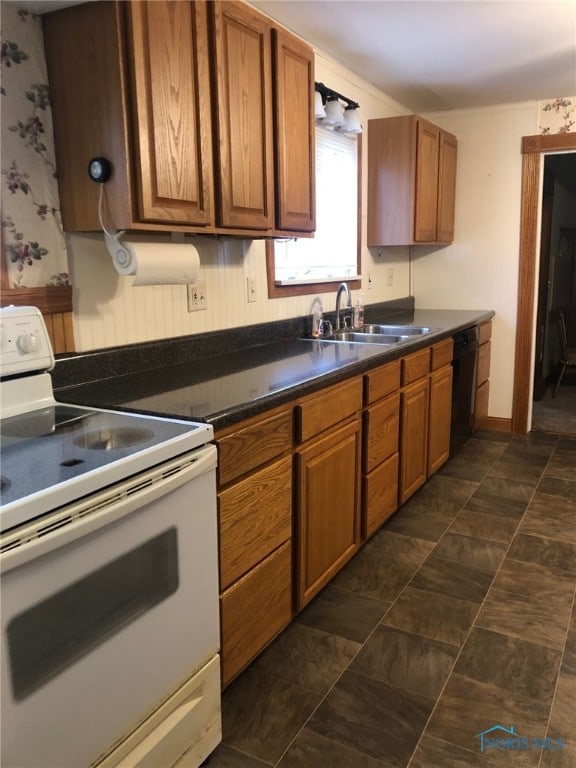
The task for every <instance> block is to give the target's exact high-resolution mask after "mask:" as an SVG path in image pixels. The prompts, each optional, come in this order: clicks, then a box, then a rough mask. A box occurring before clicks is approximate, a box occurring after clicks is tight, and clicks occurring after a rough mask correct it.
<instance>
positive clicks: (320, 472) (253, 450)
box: [216, 339, 489, 686]
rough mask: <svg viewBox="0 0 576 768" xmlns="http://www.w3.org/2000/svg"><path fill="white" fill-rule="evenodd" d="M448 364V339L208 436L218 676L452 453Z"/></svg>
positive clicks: (274, 631)
mask: <svg viewBox="0 0 576 768" xmlns="http://www.w3.org/2000/svg"><path fill="white" fill-rule="evenodd" d="M488 349H489V347H488ZM451 363H452V340H451V339H447V340H445V341H441V342H438V343H436V344H433V345H430V346H428V347H424V348H423V349H420V350H418V351H416V352H413V353H412V354H409V355H406V356H405V357H403V358H400V359H397V360H393V361H391V362H389V363H386V364H384V365H381V366H379V367H377V368H374V369H373V370H370V371H368V372H366V373H365V374H364V375H363V376H355V377H352V378H350V379H347V380H344V381H343V382H341V383H340V384H337V385H333V386H330V387H325V388H323V389H321V390H320V391H318V392H315V393H314V394H312V395H309V396H305V397H302V398H300V399H295V400H294V401H293V402H292V403H289V404H288V405H286V406H282V407H279V408H277V409H274V410H271V411H269V412H267V413H265V414H262V415H261V416H259V417H255V418H252V419H248V420H246V421H245V422H242V423H240V424H238V425H235V426H234V427H230V428H228V429H226V430H222V431H221V432H219V433H217V434H216V443H217V445H218V451H219V466H218V515H219V520H218V522H219V546H220V608H221V629H222V642H221V649H222V681H223V685H224V686H226V685H227V684H229V683H230V682H231V681H232V680H233V679H234V678H235V677H236V676H237V675H238V674H239V673H240V672H241V671H242V670H243V669H245V668H246V667H247V666H248V665H249V664H250V662H251V661H252V660H253V659H254V658H256V656H257V655H258V654H259V653H260V652H261V651H262V650H263V649H264V648H265V647H266V646H267V645H268V644H269V643H270V642H271V640H273V639H274V638H275V637H276V636H277V635H278V634H279V633H280V632H281V631H282V630H283V629H284V628H285V627H286V626H287V625H288V624H289V623H290V621H291V620H292V618H293V616H294V615H295V613H296V612H298V611H300V610H302V608H304V606H306V605H307V604H308V603H309V602H310V600H311V599H312V598H313V597H314V596H315V595H316V594H317V593H318V592H319V591H320V590H321V589H322V588H323V587H324V586H325V585H326V584H327V583H328V582H329V581H330V580H331V579H332V578H333V577H334V576H335V575H336V574H337V573H338V571H339V570H340V569H341V568H342V567H343V565H344V564H345V563H346V562H347V561H348V560H350V559H351V558H352V557H353V555H354V554H355V553H356V551H357V550H358V548H359V547H360V545H361V543H362V541H364V540H365V539H367V538H368V537H370V536H372V535H373V534H374V533H376V531H377V530H378V529H379V528H380V527H381V526H382V525H383V523H384V522H385V521H386V520H387V519H388V518H389V517H390V516H391V515H392V514H394V512H396V510H397V508H398V505H399V504H402V503H404V502H405V501H406V500H407V499H409V498H410V496H411V495H412V494H413V493H414V492H415V491H416V490H417V489H418V488H420V487H421V486H422V485H423V484H424V483H425V482H426V480H427V478H428V477H430V475H431V474H433V473H434V472H436V471H437V470H438V469H439V468H440V467H441V466H442V464H443V463H444V462H445V461H446V460H447V459H448V457H449V454H450V415H451V413H450V411H451V396H452V365H451Z"/></svg>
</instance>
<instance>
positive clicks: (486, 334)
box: [478, 320, 492, 344]
mask: <svg viewBox="0 0 576 768" xmlns="http://www.w3.org/2000/svg"><path fill="white" fill-rule="evenodd" d="M491 338H492V320H490V322H488V323H482V325H479V326H478V343H479V344H484V342H486V341H488V340H489V339H491Z"/></svg>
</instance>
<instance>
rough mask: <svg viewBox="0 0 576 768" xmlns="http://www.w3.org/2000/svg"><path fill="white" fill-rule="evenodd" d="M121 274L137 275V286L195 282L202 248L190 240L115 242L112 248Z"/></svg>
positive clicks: (115, 263)
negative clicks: (199, 252) (185, 241)
mask: <svg viewBox="0 0 576 768" xmlns="http://www.w3.org/2000/svg"><path fill="white" fill-rule="evenodd" d="M110 250H111V253H112V261H113V263H114V267H115V268H116V271H117V272H118V274H120V275H134V277H135V280H134V285H181V284H190V283H195V282H196V278H197V276H198V268H199V266H200V257H199V256H198V251H197V250H196V248H195V247H194V246H193V245H191V244H190V243H132V242H121V241H120V240H116V241H115V246H114V248H113V249H110Z"/></svg>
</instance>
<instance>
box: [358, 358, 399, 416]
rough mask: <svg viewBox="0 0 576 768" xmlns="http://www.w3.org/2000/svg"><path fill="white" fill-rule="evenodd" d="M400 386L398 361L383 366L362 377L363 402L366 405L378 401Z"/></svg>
mask: <svg viewBox="0 0 576 768" xmlns="http://www.w3.org/2000/svg"><path fill="white" fill-rule="evenodd" d="M399 386H400V360H394V362H392V363H388V364H387V365H383V366H382V367H381V368H378V369H377V370H375V371H370V373H367V374H366V375H365V376H364V401H365V404H366V405H370V404H371V403H374V402H376V400H380V398H381V397H384V396H385V395H388V394H389V393H390V392H394V390H395V389H398V388H399Z"/></svg>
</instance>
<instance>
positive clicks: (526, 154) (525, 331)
mask: <svg viewBox="0 0 576 768" xmlns="http://www.w3.org/2000/svg"><path fill="white" fill-rule="evenodd" d="M563 151H564V152H570V151H576V133H558V134H554V135H545V136H544V135H542V136H540V135H536V136H524V137H523V139H522V197H521V211H520V257H519V269H518V308H517V312H516V354H515V360H514V393H513V401H512V432H513V433H515V434H522V435H525V434H526V433H527V432H528V426H529V425H528V414H529V410H530V392H531V383H532V377H533V370H532V368H533V366H532V352H533V347H534V328H533V325H534V301H535V293H536V291H535V287H536V263H537V260H538V259H537V256H538V253H537V247H538V237H537V235H538V228H539V227H538V225H539V221H538V211H539V202H540V186H541V181H540V166H541V160H542V155H543V154H546V153H547V152H563Z"/></svg>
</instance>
